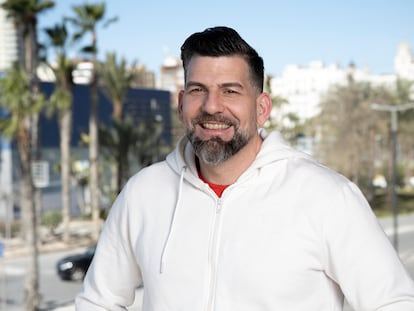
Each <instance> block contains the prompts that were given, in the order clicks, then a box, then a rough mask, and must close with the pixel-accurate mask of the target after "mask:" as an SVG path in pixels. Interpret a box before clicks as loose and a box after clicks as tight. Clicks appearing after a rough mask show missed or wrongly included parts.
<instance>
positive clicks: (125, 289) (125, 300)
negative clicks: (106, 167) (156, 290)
mask: <svg viewBox="0 0 414 311" xmlns="http://www.w3.org/2000/svg"><path fill="white" fill-rule="evenodd" d="M127 193H128V185H127V186H126V187H125V189H124V190H123V191H122V192H121V193H120V195H119V196H118V198H117V199H116V201H115V203H114V205H113V206H112V208H111V211H110V214H109V216H108V218H107V220H106V222H105V225H104V228H103V230H102V233H101V235H100V238H99V242H98V246H97V249H96V252H95V255H94V258H93V261H92V264H91V266H90V267H89V269H88V272H87V274H86V277H85V280H84V283H83V288H82V291H81V292H80V293H79V294H78V295H77V297H76V300H75V304H76V310H78V311H94V310H96V311H98V310H127V309H126V307H127V306H130V305H131V304H132V303H133V302H134V297H135V290H136V288H137V287H138V286H139V285H141V282H142V277H141V272H140V268H139V266H138V264H137V261H136V257H135V253H134V247H133V243H132V241H131V231H130V229H131V225H130V221H131V219H130V218H131V215H130V209H129V208H128V200H127Z"/></svg>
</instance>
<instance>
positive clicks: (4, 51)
mask: <svg viewBox="0 0 414 311" xmlns="http://www.w3.org/2000/svg"><path fill="white" fill-rule="evenodd" d="M3 2H4V0H0V4H2V3H3ZM18 57H19V49H18V40H17V32H16V29H15V27H14V24H13V21H11V20H10V19H9V18H7V13H6V11H5V10H3V9H2V8H1V7H0V72H3V71H6V70H8V69H9V68H10V67H11V65H12V64H13V62H15V61H16V60H17V59H18Z"/></svg>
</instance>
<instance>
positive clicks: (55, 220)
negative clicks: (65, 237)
mask: <svg viewBox="0 0 414 311" xmlns="http://www.w3.org/2000/svg"><path fill="white" fill-rule="evenodd" d="M61 222H62V212H61V211H58V210H49V211H47V212H45V213H44V214H43V215H42V224H43V225H44V226H46V227H47V228H48V229H49V230H50V233H52V234H54V233H55V230H56V228H57V227H58V226H59V224H60V223H61Z"/></svg>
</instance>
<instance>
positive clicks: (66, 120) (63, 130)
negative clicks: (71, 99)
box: [60, 106, 72, 243]
mask: <svg viewBox="0 0 414 311" xmlns="http://www.w3.org/2000/svg"><path fill="white" fill-rule="evenodd" d="M71 132H72V108H71V106H70V107H68V108H67V109H66V111H65V112H64V113H63V115H62V117H61V119H60V150H61V162H60V163H61V182H62V222H63V242H65V243H68V242H69V240H70V220H71V215H70V207H71V201H70V167H71V158H70V155H71V152H70V150H71V147H70V137H71Z"/></svg>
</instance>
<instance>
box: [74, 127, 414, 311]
mask: <svg viewBox="0 0 414 311" xmlns="http://www.w3.org/2000/svg"><path fill="white" fill-rule="evenodd" d="M261 135H262V136H263V137H264V138H265V140H264V142H263V144H262V148H261V150H260V153H259V154H258V156H257V158H256V160H255V161H254V163H253V164H252V165H251V167H249V168H248V169H247V170H246V171H245V172H244V173H243V174H242V175H241V176H240V178H239V179H238V180H237V181H236V182H235V183H234V184H232V185H231V186H229V187H228V188H227V189H226V190H225V191H224V193H223V195H222V197H221V198H218V197H217V196H216V195H215V193H214V192H213V191H212V190H211V189H210V188H209V186H208V185H207V184H205V183H204V182H203V181H201V180H200V179H199V178H198V174H197V169H196V165H195V160H194V158H195V157H194V152H193V149H192V147H191V145H190V144H189V143H188V141H187V139H185V138H184V139H182V140H181V141H180V143H179V144H178V146H177V148H176V150H175V151H174V152H173V153H171V154H170V155H169V156H168V157H167V159H166V161H163V162H161V163H158V164H155V165H152V166H150V167H148V168H145V169H143V170H141V171H140V172H139V173H137V174H136V175H135V176H133V177H132V178H131V179H130V181H129V182H128V183H127V185H126V186H125V188H124V189H123V191H122V192H121V194H120V195H119V197H118V198H117V200H116V202H115V203H114V206H113V207H112V209H111V212H110V215H109V218H108V219H107V221H106V223H105V226H104V229H103V231H102V234H101V237H100V240H99V244H98V248H97V251H96V254H95V257H94V260H93V262H92V265H91V267H90V268H89V271H88V273H87V276H86V278H85V281H84V288H83V291H82V292H81V293H80V294H79V295H78V296H77V298H76V306H77V310H78V311H93V310H126V307H127V306H129V305H131V304H132V303H133V301H134V293H135V288H136V287H137V286H139V285H140V284H142V283H143V284H145V285H144V302H143V309H142V310H143V311H213V310H214V311H244V310H246V311H252V310H260V311H265V310H269V311H274V310H283V311H291V310H300V311H338V310H342V307H343V300H344V295H345V297H346V298H347V300H348V302H349V303H350V304H351V305H352V306H353V308H354V309H356V310H364V311H365V310H382V311H391V310H395V311H397V310H398V311H402V310H407V311H408V310H414V284H413V281H412V279H411V278H410V277H409V275H408V273H407V271H406V270H405V269H404V267H403V265H402V263H401V262H400V260H399V259H398V256H397V255H396V253H395V251H394V249H393V247H392V246H391V244H390V242H389V240H388V238H387V237H386V235H385V234H384V232H383V231H382V229H381V227H380V225H379V224H378V222H377V220H376V218H375V216H374V215H373V213H372V211H371V208H370V207H369V206H368V204H367V202H366V200H365V199H364V197H363V196H362V194H361V192H360V191H359V190H358V188H357V187H356V186H355V185H354V184H352V183H351V182H350V181H348V180H347V179H346V178H344V177H343V176H341V175H339V174H337V173H335V172H333V171H332V170H330V169H328V168H326V167H324V166H322V165H320V164H318V163H317V162H315V161H314V160H312V159H311V158H310V157H309V156H307V155H305V154H303V153H300V152H298V151H296V150H294V149H293V148H291V147H289V146H288V145H286V144H285V143H284V142H283V141H282V139H281V138H280V135H279V134H278V133H276V132H275V133H272V134H270V135H268V136H267V134H266V133H265V132H264V131H262V132H261Z"/></svg>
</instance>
